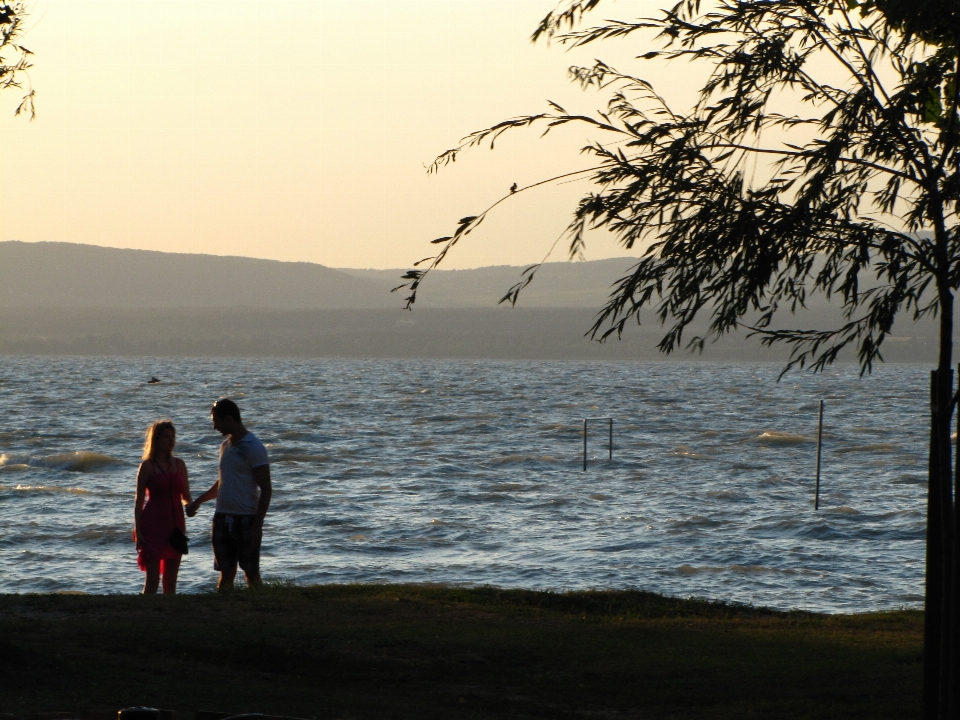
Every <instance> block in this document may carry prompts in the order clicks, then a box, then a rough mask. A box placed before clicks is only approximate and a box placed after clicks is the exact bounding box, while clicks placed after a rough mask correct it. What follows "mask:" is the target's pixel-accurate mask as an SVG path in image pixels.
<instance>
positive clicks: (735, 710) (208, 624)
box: [0, 585, 922, 720]
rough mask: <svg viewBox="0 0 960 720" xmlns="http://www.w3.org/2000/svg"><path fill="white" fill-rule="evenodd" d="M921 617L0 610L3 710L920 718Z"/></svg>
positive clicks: (333, 608)
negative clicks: (146, 708) (139, 708)
mask: <svg viewBox="0 0 960 720" xmlns="http://www.w3.org/2000/svg"><path fill="white" fill-rule="evenodd" d="M921 646H922V614H921V613H919V612H912V611H907V612H890V613H875V614H869V615H852V616H851V615H847V616H828V615H814V614H808V613H777V612H773V611H768V610H762V609H757V608H749V607H740V606H730V605H723V604H717V603H708V602H703V601H697V600H677V599H671V598H664V597H661V596H658V595H653V594H649V593H641V592H617V591H611V592H580V593H567V594H553V593H541V592H531V591H522V590H497V589H491V588H478V589H458V588H447V587H433V586H426V587H425V586H411V585H386V586H383V585H380V586H371V585H361V586H356V585H336V586H319V587H304V588H298V587H268V588H264V589H262V590H259V591H255V592H250V591H247V592H238V593H235V594H234V595H232V596H226V597H220V596H216V595H193V596H189V595H181V596H177V597H162V596H157V597H138V596H108V597H104V596H72V595H6V596H0V712H5V713H12V714H14V715H15V716H28V715H31V714H34V713H41V712H53V711H59V710H65V711H75V712H86V713H88V714H90V715H91V716H92V717H93V716H96V713H98V712H110V711H113V712H115V711H116V710H117V709H118V708H121V707H126V706H131V705H150V706H153V707H161V708H169V709H173V710H175V711H177V715H178V718H179V720H192V718H193V713H194V712H195V711H197V710H215V711H216V710H219V711H224V712H263V713H268V714H275V715H292V716H298V717H304V718H311V717H316V718H502V717H516V718H520V717H530V718H534V717H537V718H575V717H577V718H580V717H584V718H626V717H637V718H831V719H832V718H897V720H902V719H903V718H916V717H919V714H920V687H921Z"/></svg>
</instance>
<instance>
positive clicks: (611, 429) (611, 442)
mask: <svg viewBox="0 0 960 720" xmlns="http://www.w3.org/2000/svg"><path fill="white" fill-rule="evenodd" d="M608 419H609V420H610V460H611V461H613V418H608Z"/></svg>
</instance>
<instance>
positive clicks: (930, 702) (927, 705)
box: [923, 370, 943, 720]
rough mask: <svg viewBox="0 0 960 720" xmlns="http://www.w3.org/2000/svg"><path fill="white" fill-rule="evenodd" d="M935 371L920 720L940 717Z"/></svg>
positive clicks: (940, 564) (940, 598)
mask: <svg viewBox="0 0 960 720" xmlns="http://www.w3.org/2000/svg"><path fill="white" fill-rule="evenodd" d="M937 377H938V372H937V371H936V370H934V371H933V372H932V373H931V374H930V458H929V463H928V467H927V568H926V570H927V572H926V578H927V585H926V590H925V593H924V603H923V720H938V718H940V717H941V716H940V701H939V699H940V664H941V658H940V638H941V637H942V633H941V628H942V622H943V547H942V546H941V544H940V543H941V532H942V530H941V527H940V525H941V517H942V516H941V513H940V502H941V493H940V451H939V447H938V446H939V436H940V433H939V432H938V431H937V417H938V415H939V411H938V408H939V403H938V395H939V385H940V384H939V382H938V379H937Z"/></svg>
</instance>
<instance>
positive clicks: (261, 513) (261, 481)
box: [253, 465, 273, 526]
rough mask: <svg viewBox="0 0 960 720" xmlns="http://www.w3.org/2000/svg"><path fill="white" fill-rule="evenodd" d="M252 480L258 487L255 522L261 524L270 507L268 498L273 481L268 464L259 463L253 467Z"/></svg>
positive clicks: (271, 490) (271, 491) (270, 495)
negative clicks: (258, 499) (259, 464)
mask: <svg viewBox="0 0 960 720" xmlns="http://www.w3.org/2000/svg"><path fill="white" fill-rule="evenodd" d="M253 481H254V482H255V483H256V484H257V487H259V488H260V502H259V503H258V504H257V524H258V525H261V526H262V525H263V519H264V518H265V517H266V515H267V510H268V509H269V507H270V498H271V497H273V483H272V482H271V480H270V466H269V465H261V466H260V467H255V468H254V469H253Z"/></svg>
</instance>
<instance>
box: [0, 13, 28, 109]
mask: <svg viewBox="0 0 960 720" xmlns="http://www.w3.org/2000/svg"><path fill="white" fill-rule="evenodd" d="M26 16H27V11H26V8H25V7H24V5H23V3H13V4H4V5H0V92H3V91H5V90H9V89H11V88H18V89H21V90H24V95H23V99H22V100H21V101H20V104H19V105H18V106H17V109H16V111H15V113H14V114H15V115H19V114H20V113H25V114H27V115H29V116H30V119H33V117H34V107H33V97H34V91H33V89H32V88H30V87H29V82H28V81H27V75H26V73H27V70H28V69H29V68H30V67H31V63H30V56H31V55H32V54H33V53H31V52H30V51H29V50H27V48H25V47H24V46H23V45H21V44H20V36H21V35H22V33H23V23H24V19H25V18H26ZM24 82H28V84H27V88H26V89H24Z"/></svg>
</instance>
